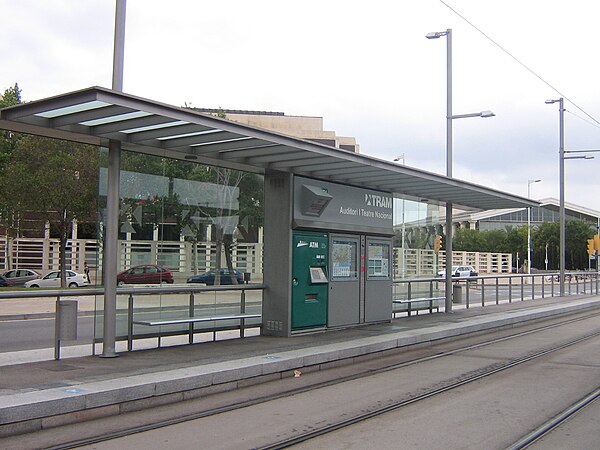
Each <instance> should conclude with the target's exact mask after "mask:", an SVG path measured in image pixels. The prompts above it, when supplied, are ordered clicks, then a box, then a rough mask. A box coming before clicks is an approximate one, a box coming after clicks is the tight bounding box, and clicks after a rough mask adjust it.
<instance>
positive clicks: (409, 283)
mask: <svg viewBox="0 0 600 450" xmlns="http://www.w3.org/2000/svg"><path fill="white" fill-rule="evenodd" d="M565 275H566V277H568V279H567V280H566V281H567V282H568V291H567V293H566V295H572V289H571V285H572V284H574V285H575V286H574V291H575V294H579V293H580V292H581V290H580V283H581V284H582V287H583V293H586V291H587V282H588V281H589V292H590V293H593V291H594V281H595V293H596V295H598V291H599V287H598V284H599V283H598V282H599V280H600V274H599V273H597V272H585V271H583V272H581V271H578V272H568V273H566V274H565ZM559 276H560V274H559V273H558V272H556V273H555V272H548V273H535V274H492V275H478V276H474V277H453V278H452V280H453V282H454V284H461V283H467V284H469V285H471V286H473V285H474V286H478V289H480V291H481V306H485V305H486V287H488V290H489V288H494V290H495V303H496V304H499V301H500V280H502V279H503V280H508V283H507V284H506V286H507V287H508V302H509V303H510V302H512V300H513V296H512V295H513V286H514V283H513V280H516V281H517V282H518V284H517V286H515V287H518V288H519V290H520V293H521V295H520V297H521V301H524V300H525V297H526V295H529V296H531V299H532V300H535V298H536V292H535V289H536V285H537V286H540V287H541V297H542V298H545V297H546V295H547V294H548V293H547V292H546V288H547V285H548V284H550V289H551V290H550V293H549V294H550V296H551V297H555V290H554V284H555V283H558V279H559ZM566 277H565V278H566ZM536 278H537V280H538V282H537V283H536ZM486 280H487V281H490V280H495V282H494V283H486ZM528 280H529V282H527V281H528ZM540 281H541V282H540ZM444 282H445V279H444V278H440V277H435V278H431V277H427V278H411V279H402V280H394V281H393V284H394V285H395V286H401V285H406V292H405V293H404V294H405V296H404V298H406V299H407V300H420V299H422V300H427V299H429V298H432V297H433V296H434V284H436V285H437V284H439V283H442V284H443V283H444ZM471 283H472V284H471ZM415 284H429V287H428V288H427V287H423V288H421V289H414V288H413V285H415ZM526 285H527V286H528V288H527V289H525V286H526ZM415 291H417V292H420V293H421V294H424V295H428V297H427V296H425V297H417V298H415V297H414V296H413V293H414V292H415ZM538 293H539V292H538ZM465 294H466V297H465V300H466V307H467V308H469V307H470V302H469V300H470V299H469V289H467V290H466V292H465ZM417 295H418V294H417ZM393 297H394V299H396V300H398V298H399V297H398V295H397V294H395V295H394V296H393ZM492 297H494V295H493V294H492Z"/></svg>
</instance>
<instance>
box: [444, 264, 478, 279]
mask: <svg viewBox="0 0 600 450" xmlns="http://www.w3.org/2000/svg"><path fill="white" fill-rule="evenodd" d="M445 276H446V269H442V270H440V271H439V272H438V277H442V278H443V277H445ZM452 276H453V277H459V278H468V277H476V276H477V271H476V270H475V268H474V267H473V266H452Z"/></svg>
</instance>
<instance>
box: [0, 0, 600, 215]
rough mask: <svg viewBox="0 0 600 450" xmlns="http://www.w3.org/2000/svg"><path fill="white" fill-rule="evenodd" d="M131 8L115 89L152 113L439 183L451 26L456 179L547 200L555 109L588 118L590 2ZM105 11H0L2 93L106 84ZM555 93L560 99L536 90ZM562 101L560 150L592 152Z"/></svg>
mask: <svg viewBox="0 0 600 450" xmlns="http://www.w3.org/2000/svg"><path fill="white" fill-rule="evenodd" d="M445 3H446V4H447V5H450V6H451V7H452V8H453V9H455V10H456V11H457V12H458V13H460V14H461V15H462V16H464V17H465V18H466V19H468V20H469V21H470V22H471V23H472V24H474V25H475V26H476V27H478V28H479V29H480V30H481V31H483V32H484V33H485V34H486V35H487V36H489V37H490V38H492V39H493V40H494V41H495V42H496V43H497V44H499V45H500V46H501V47H503V48H504V49H506V50H507V51H508V52H510V53H511V54H512V55H513V56H514V57H516V58H518V59H519V60H520V61H521V62H522V63H524V64H525V65H527V66H528V67H529V68H530V69H531V70H533V71H534V72H535V73H536V74H537V75H538V76H540V77H541V78H542V79H543V80H544V81H545V82H544V81H542V80H540V79H539V78H537V77H536V76H535V75H533V74H532V73H531V72H529V71H528V70H527V69H525V68H524V67H522V66H521V65H519V64H518V63H517V62H516V61H515V60H514V59H512V58H511V57H510V56H508V55H507V54H506V53H504V52H503V51H502V50H501V49H499V48H498V46H496V45H495V44H494V43H493V42H491V41H490V40H488V39H487V38H486V37H485V36H483V35H482V34H481V33H480V32H478V31H477V30H475V29H474V28H473V27H472V26H471V25H469V24H468V23H467V22H465V20H463V19H462V18H461V17H459V16H458V15H457V14H456V13H455V12H453V11H452V10H451V9H449V8H448V6H446V4H444V3H443V2H441V1H440V0H412V1H408V0H399V1H395V2H392V1H389V0H371V1H369V2H366V1H364V0H363V1H355V0H303V1H302V2H292V1H282V0H253V1H248V0H222V1H220V2H206V1H197V0H169V1H158V0H128V1H127V26H126V34H125V73H124V91H125V92H126V93H130V94H134V95H138V96H142V97H147V98H150V99H153V100H157V101H161V102H164V103H169V104H173V105H176V106H182V105H183V104H184V103H187V104H188V105H189V104H191V105H192V106H196V107H209V108H217V107H222V108H230V109H250V110H266V111H283V112H285V113H286V114H287V115H309V116H321V117H323V118H324V124H325V129H328V130H335V131H336V132H337V133H338V134H339V135H346V136H355V137H356V138H357V140H358V142H359V144H360V146H361V152H362V153H364V154H367V155H370V156H374V157H378V158H381V159H387V160H393V159H394V158H395V157H397V156H399V155H401V154H404V156H405V161H406V164H407V165H410V166H414V167H418V168H420V169H424V170H428V171H431V172H436V173H441V174H445V170H446V169H445V126H446V121H445V114H446V41H445V38H441V39H438V40H428V39H425V35H426V34H427V33H428V32H432V31H443V30H446V29H447V28H451V29H452V30H453V39H452V41H453V79H454V89H453V99H454V101H453V103H454V108H453V113H454V114H463V113H472V112H479V111H482V110H488V109H489V110H492V111H493V112H494V113H495V114H496V117H493V118H490V119H480V118H471V119H461V120H454V121H453V122H454V176H455V177H456V178H459V179H462V180H466V181H470V182H474V183H478V184H482V185H485V186H488V187H493V188H496V189H501V190H504V191H507V192H510V193H513V194H517V195H522V196H526V195H527V181H528V180H529V179H538V178H539V179H542V182H540V183H536V184H534V185H532V186H531V197H532V198H535V199H539V198H544V197H555V198H558V181H559V177H558V166H559V158H558V130H559V127H558V117H559V113H558V105H557V104H554V105H546V104H545V103H544V101H545V100H546V99H550V98H558V97H560V96H561V94H562V95H564V96H565V97H566V98H568V99H569V100H571V101H572V102H573V103H575V105H577V106H579V107H580V108H582V109H583V110H584V111H585V113H587V114H589V115H590V116H592V117H593V119H595V120H600V89H599V87H598V80H599V79H600V75H599V74H600V58H598V43H599V42H600V38H599V37H598V35H597V28H598V18H599V17H600V2H597V1H594V0H569V1H568V2H566V1H564V0H527V1H523V0H520V1H516V0H445ZM114 9H115V2H114V0H18V1H17V0H0V13H1V15H2V17H3V20H2V25H1V26H0V55H2V70H1V71H0V90H1V91H4V90H5V89H6V88H8V87H10V86H12V85H14V83H15V82H18V83H19V86H20V87H21V88H22V90H23V99H24V100H26V101H29V100H37V99H41V98H44V97H49V96H52V95H57V94H61V93H65V92H69V91H74V90H78V89H82V88H86V87H89V86H94V85H98V86H103V87H110V85H111V73H112V72H111V71H112V50H113V34H114ZM546 83H548V84H550V85H551V86H553V87H554V88H556V89H557V90H558V91H560V93H561V94H559V93H557V92H556V91H554V90H553V89H552V87H550V86H548V84H546ZM575 105H573V104H572V103H570V102H569V101H566V109H567V110H568V112H567V113H566V114H565V148H566V149H568V150H569V149H570V150H576V149H589V148H593V149H600V125H599V124H598V123H595V122H594V121H593V120H592V119H590V118H589V117H587V116H586V115H585V113H582V112H581V111H580V110H578V109H577V108H576V107H575ZM599 174H600V153H598V154H597V157H596V159H593V160H573V161H566V201H567V202H572V203H576V204H578V205H581V206H584V207H588V208H592V209H595V210H598V211H600V176H599Z"/></svg>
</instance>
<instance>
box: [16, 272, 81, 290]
mask: <svg viewBox="0 0 600 450" xmlns="http://www.w3.org/2000/svg"><path fill="white" fill-rule="evenodd" d="M65 275H66V276H67V286H68V287H82V286H88V285H89V284H90V283H89V282H88V280H87V277H86V276H85V275H84V274H82V273H77V272H73V271H72V270H67V271H66V273H65ZM25 287H26V288H28V287H31V288H40V287H44V288H45V287H54V288H60V270H54V271H52V272H49V273H47V274H46V275H44V276H43V277H42V278H40V279H37V280H31V281H28V282H27V283H25Z"/></svg>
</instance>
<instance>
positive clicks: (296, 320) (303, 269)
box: [291, 231, 329, 330]
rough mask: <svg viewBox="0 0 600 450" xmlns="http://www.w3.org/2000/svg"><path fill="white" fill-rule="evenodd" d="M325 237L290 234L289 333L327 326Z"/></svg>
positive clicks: (326, 235) (327, 242) (321, 234)
mask: <svg viewBox="0 0 600 450" xmlns="http://www.w3.org/2000/svg"><path fill="white" fill-rule="evenodd" d="M328 255H329V236H328V234H327V233H322V232H311V231H294V233H293V235H292V308H291V309H292V311H291V314H292V324H291V325H292V327H291V328H292V330H302V329H315V328H319V327H325V326H327V297H328V290H329V276H328V273H327V272H328V267H327V265H328Z"/></svg>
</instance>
